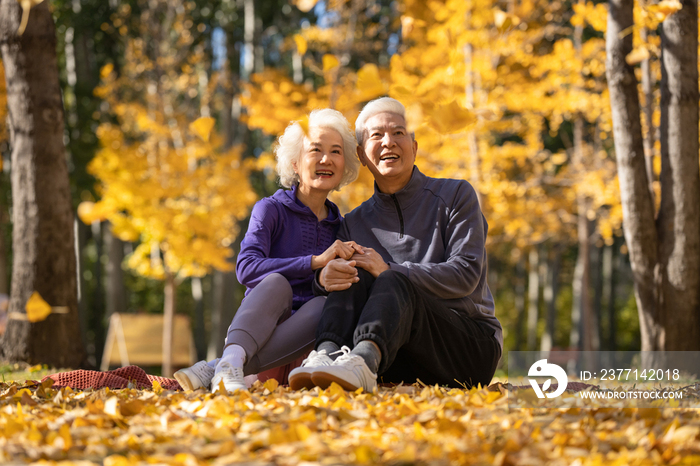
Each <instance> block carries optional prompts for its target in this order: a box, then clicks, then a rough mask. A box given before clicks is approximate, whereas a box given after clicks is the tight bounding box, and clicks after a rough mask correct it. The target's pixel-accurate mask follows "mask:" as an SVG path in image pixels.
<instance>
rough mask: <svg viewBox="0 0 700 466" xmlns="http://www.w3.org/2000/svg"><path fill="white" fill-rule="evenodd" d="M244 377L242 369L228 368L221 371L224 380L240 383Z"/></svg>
mask: <svg viewBox="0 0 700 466" xmlns="http://www.w3.org/2000/svg"><path fill="white" fill-rule="evenodd" d="M243 377H244V375H243V369H242V368H240V367H233V366H226V367H223V368H222V369H221V379H222V380H228V381H234V382H240V381H242V380H243ZM224 383H225V382H224Z"/></svg>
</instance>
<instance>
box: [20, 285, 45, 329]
mask: <svg viewBox="0 0 700 466" xmlns="http://www.w3.org/2000/svg"><path fill="white" fill-rule="evenodd" d="M24 309H25V311H26V312H27V320H28V321H29V322H41V321H42V320H44V319H46V318H47V317H48V316H49V314H51V306H50V305H49V303H47V302H46V301H44V299H43V298H42V297H41V295H40V294H39V292H38V291H35V292H34V293H32V295H31V296H30V297H29V299H28V300H27V304H26V306H25V307H24Z"/></svg>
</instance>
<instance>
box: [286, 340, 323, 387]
mask: <svg viewBox="0 0 700 466" xmlns="http://www.w3.org/2000/svg"><path fill="white" fill-rule="evenodd" d="M331 364H333V360H332V359H331V358H329V357H328V354H326V350H321V351H316V350H313V351H311V353H309V356H308V357H307V358H306V359H304V362H302V363H301V366H299V367H297V368H296V369H293V370H292V371H291V372H290V373H289V388H291V389H292V390H301V389H302V388H307V389H312V388H314V387H315V386H316V385H314V383H313V381H312V380H311V374H313V372H314V370H315V369H317V368H319V367H324V366H330V365H331Z"/></svg>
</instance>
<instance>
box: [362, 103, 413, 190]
mask: <svg viewBox="0 0 700 466" xmlns="http://www.w3.org/2000/svg"><path fill="white" fill-rule="evenodd" d="M365 131H366V135H365V141H364V143H363V145H362V147H360V148H358V155H359V157H360V161H361V162H362V164H363V165H366V166H367V167H368V168H369V170H370V171H371V172H372V175H373V176H374V180H375V181H376V182H377V186H378V187H379V189H380V190H381V191H382V192H384V193H394V192H396V191H398V190H400V189H401V188H403V187H404V186H405V185H406V184H407V183H408V181H409V180H410V179H411V173H412V172H413V164H414V163H415V160H416V151H417V150H418V143H417V142H416V141H415V140H414V139H413V138H412V137H411V135H410V134H409V132H408V130H407V129H406V121H405V120H404V119H403V117H401V116H399V115H397V114H395V113H378V114H376V115H374V116H372V117H370V118H368V119H367V122H366V124H365Z"/></svg>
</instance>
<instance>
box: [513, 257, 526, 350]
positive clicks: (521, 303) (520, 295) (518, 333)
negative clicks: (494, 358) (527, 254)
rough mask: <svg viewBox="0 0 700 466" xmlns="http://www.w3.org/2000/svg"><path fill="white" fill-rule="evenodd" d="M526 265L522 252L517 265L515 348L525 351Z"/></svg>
mask: <svg viewBox="0 0 700 466" xmlns="http://www.w3.org/2000/svg"><path fill="white" fill-rule="evenodd" d="M523 275H525V267H524V265H523V257H522V254H521V255H520V258H519V259H518V263H517V265H516V266H515V313H516V315H517V318H516V321H515V350H516V351H523V340H524V337H523V333H524V332H525V329H524V327H525V325H524V324H525V278H524V277H523Z"/></svg>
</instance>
